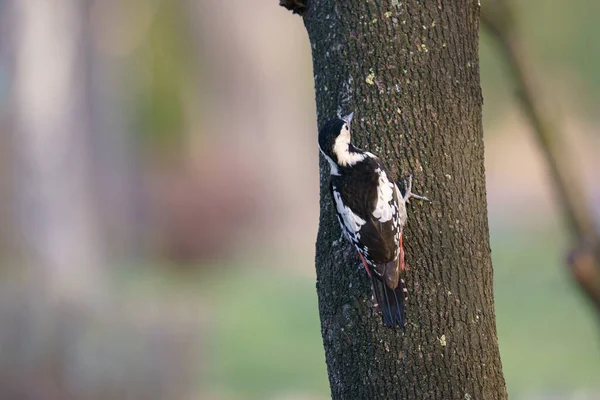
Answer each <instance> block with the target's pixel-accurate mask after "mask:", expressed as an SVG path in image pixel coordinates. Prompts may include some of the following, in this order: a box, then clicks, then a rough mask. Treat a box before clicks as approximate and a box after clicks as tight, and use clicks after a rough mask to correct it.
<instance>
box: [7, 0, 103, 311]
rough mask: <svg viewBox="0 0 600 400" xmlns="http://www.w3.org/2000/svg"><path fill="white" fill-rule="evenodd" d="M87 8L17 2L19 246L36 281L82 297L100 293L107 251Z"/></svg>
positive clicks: (65, 1) (72, 2) (71, 0)
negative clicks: (96, 181) (95, 182)
mask: <svg viewBox="0 0 600 400" xmlns="http://www.w3.org/2000/svg"><path fill="white" fill-rule="evenodd" d="M87 9H88V2H85V1H83V2H82V1H77V0H62V1H58V2H44V1H42V2H39V1H31V0H24V1H15V2H14V3H13V10H14V18H15V21H14V26H15V28H16V33H15V39H16V43H15V49H14V51H15V80H14V98H15V105H14V107H15V108H14V111H15V112H14V139H13V144H14V149H15V153H16V156H15V162H16V165H17V166H16V168H15V170H16V171H15V172H16V177H15V179H14V185H15V191H16V193H17V202H18V204H17V206H18V213H17V215H18V225H19V228H20V229H19V231H20V232H19V233H20V234H21V241H20V242H21V243H22V248H21V249H20V250H21V251H22V253H24V254H25V258H26V259H25V262H26V263H27V264H28V265H30V266H31V267H32V268H33V269H32V271H31V273H32V276H35V277H36V278H37V280H38V283H40V284H42V286H43V287H45V288H46V289H48V290H49V291H50V292H51V293H52V294H54V295H59V297H62V296H66V297H74V298H77V299H78V300H79V301H81V300H83V298H87V297H88V296H92V295H93V293H98V289H99V288H100V285H101V281H102V280H101V275H102V272H101V269H100V265H101V264H102V263H103V250H104V249H103V245H102V243H101V240H100V237H99V234H98V226H97V223H98V221H97V220H96V218H95V215H94V211H93V206H92V205H93V204H94V203H93V199H92V198H91V193H92V192H93V186H92V182H91V179H90V177H91V174H90V165H89V164H88V161H89V156H90V155H89V147H88V146H89V143H88V142H87V140H88V139H89V137H90V135H89V134H88V131H89V130H90V129H91V126H90V123H89V121H90V119H89V111H88V110H89V107H88V97H87V90H88V89H89V85H88V83H87V81H86V77H87V76H86V72H87V68H86V60H85V55H86V52H85V49H86V45H88V44H89V43H85V40H84V39H86V38H88V37H87V35H85V34H84V33H85V26H86V25H85V24H86V21H87V20H88V18H87V16H88V15H87V13H86V11H87ZM88 39H89V38H88Z"/></svg>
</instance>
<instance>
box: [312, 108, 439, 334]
mask: <svg viewBox="0 0 600 400" xmlns="http://www.w3.org/2000/svg"><path fill="white" fill-rule="evenodd" d="M353 114H354V113H351V114H350V115H348V116H346V117H343V118H336V119H332V120H330V121H328V122H327V123H325V125H324V126H323V127H322V128H321V130H320V131H319V150H320V151H321V153H323V155H324V156H325V159H326V160H327V161H328V162H329V165H330V167H331V182H330V189H331V196H332V198H333V201H334V204H335V209H336V214H337V219H338V222H339V223H340V226H341V228H342V231H343V233H344V234H345V236H346V238H347V239H348V240H349V241H350V243H352V244H353V245H354V247H355V248H356V250H358V255H359V256H360V259H361V260H362V262H363V265H364V267H365V270H366V271H367V274H368V275H369V277H370V278H371V284H372V286H373V298H374V301H375V302H376V307H377V308H378V309H379V310H380V311H381V312H382V314H383V324H384V325H385V326H389V327H394V326H396V325H398V326H400V327H404V300H405V298H406V296H407V291H406V289H405V285H404V280H403V279H402V278H401V277H400V275H401V273H402V271H404V270H405V268H406V265H405V262H404V250H403V248H402V228H403V227H404V225H405V224H406V219H407V216H406V203H407V202H408V201H409V200H410V198H416V199H421V200H426V201H429V200H428V199H427V198H426V197H422V196H418V195H415V194H413V193H412V192H411V184H412V178H411V177H409V178H408V179H407V181H406V182H405V183H406V185H405V188H406V190H405V192H404V194H402V193H401V192H400V190H399V189H398V186H397V184H396V183H395V182H394V181H393V180H391V179H390V176H391V175H390V174H389V172H388V171H387V170H386V168H385V167H384V165H383V163H382V162H381V160H380V159H379V158H378V157H377V156H375V155H374V154H372V153H369V152H367V151H362V150H360V149H358V148H356V147H354V146H353V145H352V143H351V142H350V123H351V122H352V116H353Z"/></svg>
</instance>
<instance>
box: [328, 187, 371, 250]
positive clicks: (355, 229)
mask: <svg viewBox="0 0 600 400" xmlns="http://www.w3.org/2000/svg"><path fill="white" fill-rule="evenodd" d="M333 200H334V202H335V207H336V209H337V212H338V214H339V215H340V218H341V219H340V225H342V229H343V230H344V232H346V235H347V236H348V239H350V240H351V241H353V242H357V241H358V239H360V233H359V231H360V228H362V226H363V225H364V224H365V223H366V222H367V221H365V220H364V219H362V218H361V217H359V216H358V215H356V214H354V212H353V211H352V210H351V209H350V208H349V207H348V206H346V205H344V202H343V201H342V196H341V195H340V193H339V192H338V191H337V190H335V186H334V187H333Z"/></svg>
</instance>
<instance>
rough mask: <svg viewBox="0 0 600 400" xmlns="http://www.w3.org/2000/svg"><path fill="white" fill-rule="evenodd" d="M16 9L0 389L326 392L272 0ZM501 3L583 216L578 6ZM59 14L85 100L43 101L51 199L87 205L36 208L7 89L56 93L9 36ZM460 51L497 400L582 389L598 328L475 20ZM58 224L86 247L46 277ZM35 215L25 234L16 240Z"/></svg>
mask: <svg viewBox="0 0 600 400" xmlns="http://www.w3.org/2000/svg"><path fill="white" fill-rule="evenodd" d="M34 3H36V2H35V1H33V0H12V1H11V0H3V1H0V105H1V106H2V110H1V112H0V130H1V131H2V132H3V133H5V134H4V135H1V136H0V179H1V180H0V218H1V220H2V221H3V223H2V224H0V225H2V227H1V228H0V254H1V255H2V261H3V263H2V265H3V268H2V275H1V277H2V287H4V288H5V289H3V290H2V291H1V293H0V295H1V296H2V297H3V298H4V300H2V301H1V302H0V321H1V322H0V349H2V350H0V360H1V361H0V398H15V399H16V398H28V399H30V398H31V399H38V398H39V399H42V398H43V399H101V398H128V399H129V398H132V399H133V398H136V399H137V398H145V399H152V398H157V399H162V398H165V399H167V398H168V399H184V398H185V399H189V398H198V399H325V398H328V391H329V386H328V380H327V372H326V367H325V361H324V353H323V348H322V343H321V336H320V325H319V318H318V309H317V298H316V291H315V276H314V266H313V260H314V240H315V237H316V230H317V223H318V170H317V167H318V163H317V147H316V145H315V138H316V132H317V131H316V129H317V128H316V121H315V119H316V118H315V115H314V110H315V105H314V97H313V79H312V74H311V59H310V48H309V44H308V40H307V38H306V32H305V30H304V27H303V25H302V22H301V19H300V18H298V17H297V16H292V15H291V13H289V12H287V11H286V10H284V9H282V8H280V7H278V5H277V2H276V1H274V0H257V1H254V2H222V1H218V0H203V1H201V2H195V1H191V0H177V1H167V0H152V1H144V0H131V1H127V2H121V1H118V0H86V1H81V2H76V1H70V0H60V1H58V2H55V7H54V8H53V7H49V8H48V7H46V8H45V10H42V11H38V14H36V11H32V10H33V9H28V7H32V4H34ZM24 4H26V5H25V6H24ZM513 4H514V5H515V7H516V10H517V11H518V12H517V17H518V24H519V27H518V30H519V32H520V39H521V40H522V41H523V42H524V45H525V46H526V48H527V49H528V50H529V52H530V56H531V59H532V60H533V61H534V66H535V68H536V73H537V74H538V75H539V80H538V81H539V82H540V83H541V89H542V92H543V96H544V97H545V98H546V100H547V103H548V106H549V107H550V108H551V109H552V111H553V113H555V114H556V115H558V116H560V123H561V124H563V125H564V127H565V131H566V132H567V133H568V138H569V143H570V144H572V146H573V150H574V151H575V152H576V154H577V156H578V157H577V162H578V165H577V167H578V168H579V169H580V170H581V173H582V178H583V179H584V181H585V183H586V187H587V188H588V189H589V194H590V195H591V196H592V201H593V203H594V204H595V211H596V212H598V206H597V205H598V202H599V200H600V192H599V189H600V185H599V180H598V172H599V171H600V162H599V161H598V159H597V156H596V154H597V151H598V150H599V149H600V146H599V145H600V136H599V135H598V129H599V127H600V125H599V124H600V121H599V120H598V113H597V110H598V109H599V106H600V96H599V95H598V93H600V90H599V89H600V73H599V72H598V71H600V51H598V50H600V49H599V48H598V46H600V40H598V38H600V25H598V24H597V23H596V19H597V15H599V12H600V4H597V3H596V2H591V1H584V0H573V1H571V2H568V3H566V2H560V1H555V0H552V1H542V0H530V1H517V0H513ZM67 11H68V13H73V14H74V15H76V18H75V20H78V21H80V23H81V24H80V25H77V24H75V25H74V27H72V28H64V29H72V30H71V31H67V33H66V34H65V35H66V36H65V35H63V38H64V37H66V38H67V39H68V38H69V37H70V36H69V35H71V36H72V38H75V39H76V42H77V44H76V46H75V48H76V51H75V55H74V56H73V58H72V59H71V60H67V61H71V62H73V63H74V65H77V71H79V72H80V73H79V74H77V76H76V77H73V79H72V81H69V85H71V86H73V87H77V88H83V89H82V91H83V92H84V93H83V95H82V98H83V100H82V102H83V103H82V104H84V111H85V112H83V113H74V112H73V111H72V109H71V108H70V103H69V101H72V102H76V101H78V100H77V99H74V98H72V97H68V96H67V97H66V99H67V101H66V102H65V104H64V105H63V106H64V107H65V108H66V109H67V110H68V111H67V112H65V113H64V114H61V115H63V117H62V118H63V119H64V120H65V121H67V122H65V123H64V125H58V126H67V127H72V126H73V125H72V124H73V123H76V124H78V125H76V126H78V127H80V129H78V130H76V131H75V135H76V136H74V137H75V138H81V140H82V143H83V145H82V147H81V149H79V150H76V149H75V150H73V149H71V148H70V147H69V145H67V146H65V148H63V149H59V150H60V151H64V152H65V153H64V154H62V153H59V154H58V156H56V157H58V158H57V159H58V160H61V159H62V158H61V157H63V158H72V156H73V155H74V154H75V155H77V154H76V151H80V155H81V157H80V158H78V159H77V160H78V161H77V162H79V163H80V164H70V165H75V166H79V167H81V168H80V170H81V174H80V175H71V174H70V173H71V172H72V170H71V169H66V168H64V167H61V166H58V167H57V171H58V172H59V173H60V172H61V171H63V172H64V180H71V179H81V181H82V182H83V183H82V185H83V186H84V187H85V188H87V189H86V190H87V191H86V193H87V194H86V196H83V195H81V193H79V192H77V191H75V192H73V193H71V195H70V196H68V197H64V198H63V197H61V196H57V197H53V198H54V199H58V200H57V202H60V201H64V202H65V204H67V205H68V204H72V205H74V206H77V207H82V208H83V209H85V210H87V211H86V215H87V217H88V218H87V219H81V218H74V219H73V220H68V219H63V218H58V219H57V220H56V221H55V220H54V219H52V218H49V219H48V218H42V219H41V220H37V219H36V216H38V217H39V218H41V217H44V216H45V215H46V214H43V213H41V212H40V213H38V210H37V209H35V207H36V206H35V202H33V203H32V204H33V206H32V205H31V204H30V203H28V202H23V198H26V197H27V196H26V195H27V193H30V192H31V191H32V190H33V189H36V190H37V186H36V185H38V184H37V183H36V182H38V181H36V180H35V179H33V178H32V179H25V178H24V176H25V177H27V173H28V171H29V169H33V170H35V169H36V168H37V167H36V166H38V165H42V166H43V165H54V164H53V163H50V164H45V163H44V162H43V160H40V162H39V164H38V163H37V162H35V158H34V162H33V163H32V164H27V160H31V158H28V153H27V152H28V150H27V143H28V142H24V141H23V140H22V138H23V137H27V135H29V134H31V132H30V130H32V131H35V129H34V128H32V129H29V128H30V127H31V126H34V127H35V126H37V125H28V124H27V118H29V117H30V114H32V115H33V114H34V113H30V111H31V109H32V108H33V107H31V109H30V107H29V104H30V102H31V101H32V98H33V99H34V100H35V98H36V96H38V95H39V96H41V94H38V92H36V90H35V89H36V88H33V89H32V90H33V92H32V93H33V94H31V93H29V92H27V91H26V90H24V89H22V87H23V85H21V84H20V83H21V81H22V80H26V81H27V80H28V79H30V78H31V76H36V77H37V76H38V75H39V77H40V82H41V83H42V87H39V88H38V89H39V90H40V91H41V92H44V91H48V90H49V91H51V93H53V92H52V91H53V90H55V86H56V85H54V86H53V85H52V82H54V79H55V76H54V75H53V74H52V70H51V69H49V67H46V66H45V65H44V64H45V63H44V62H42V63H40V64H39V65H37V66H36V67H34V69H33V71H34V72H33V73H34V75H27V73H26V71H27V65H26V62H27V60H28V58H27V57H24V56H23V54H27V53H26V50H27V46H31V43H32V42H31V41H29V42H28V41H27V40H25V39H23V38H26V37H27V34H33V35H34V36H33V37H34V38H36V37H37V38H38V39H34V41H35V40H43V37H44V36H43V35H42V36H35V33H36V29H40V30H41V31H42V32H43V33H45V34H48V32H50V34H52V32H57V33H60V32H61V31H60V29H59V28H56V27H54V28H53V27H52V24H51V23H46V24H45V25H44V24H43V23H42V24H40V23H39V21H46V22H47V21H52V20H53V19H54V18H55V17H56V16H55V15H53V13H58V14H60V13H64V12H67ZM44 13H46V14H48V13H49V15H46V14H44ZM59 16H60V15H59ZM44 29H46V31H44ZM47 29H49V30H47ZM52 29H56V31H52ZM78 29H80V31H79V30H78ZM29 30H31V32H29ZM51 39H52V40H51V41H49V43H50V45H53V46H56V48H55V49H51V50H56V51H58V50H61V48H62V47H61V46H64V43H63V42H61V41H59V40H54V39H55V38H53V37H51ZM46 43H48V42H46ZM23 49H25V50H23ZM49 54H50V55H51V56H52V54H54V53H52V52H50V53H49ZM59 55H60V52H57V53H56V54H55V56H56V57H58V56H59ZM480 55H481V62H480V69H481V76H482V87H483V94H484V99H485V104H484V125H485V135H486V169H487V176H488V208H489V218H490V230H491V239H492V257H493V263H494V272H495V294H496V311H497V322H498V334H499V340H500V350H501V355H502V361H503V366H504V372H505V377H506V381H507V385H508V389H509V394H510V396H511V398H514V399H542V398H552V399H571V398H573V399H574V398H577V399H584V398H589V399H596V398H600V381H599V380H598V376H600V345H599V341H598V333H599V332H598V325H597V321H596V320H595V319H594V317H595V315H594V314H593V311H592V309H591V308H590V307H589V305H588V304H587V303H586V301H585V300H584V298H583V297H582V296H581V294H580V293H579V292H578V291H577V288H576V287H575V286H574V284H573V283H572V282H571V280H570V279H569V276H568V274H567V272H566V271H565V270H564V267H563V264H564V254H565V251H566V250H567V249H568V247H569V245H570V243H569V238H568V236H567V233H566V232H565V229H564V228H563V225H562V220H561V217H560V216H559V215H558V211H557V207H556V204H555V201H554V199H553V198H552V194H553V192H552V191H551V185H552V182H550V181H549V180H548V176H547V174H546V171H545V166H544V165H543V163H542V159H541V157H540V153H539V149H537V148H536V145H535V142H534V140H533V139H532V135H531V134H530V127H529V126H528V125H527V123H526V121H525V120H524V118H523V116H522V115H521V114H520V112H519V110H518V106H516V104H517V103H516V101H515V100H514V97H513V95H514V86H513V85H512V83H511V81H510V78H509V77H508V76H507V74H506V66H505V65H504V61H503V60H501V59H500V58H499V57H498V54H497V52H496V50H495V49H494V47H493V46H492V44H491V40H490V38H489V37H487V36H486V34H485V33H484V32H482V37H481V51H480ZM24 71H25V72H24ZM41 92H40V93H41ZM27 95H29V96H33V97H26V96H27ZM24 98H25V99H26V100H27V99H28V100H27V101H23V99H24ZM28 101H29V102H28ZM69 110H70V111H69ZM358 112H360V110H358ZM15 115H17V117H15ZM31 118H36V116H35V115H33V116H31ZM83 119H85V121H84V122H85V123H83V122H81V120H83ZM44 123H48V124H52V123H56V121H54V122H53V121H50V120H48V121H45V120H43V121H42V126H44ZM28 127H29V128H28ZM43 131H44V130H43V129H42V133H43ZM50 132H52V131H50ZM408 134H410V133H408ZM413 134H414V133H413ZM32 136H35V132H34V134H32ZM40 137H42V138H43V137H44V135H43V134H42V135H41V136H40ZM40 140H41V139H40ZM45 140H47V142H45V143H54V140H53V138H52V136H49V137H46V139H45ZM66 143H67V144H69V143H70V142H69V141H67V142H66ZM34 154H36V157H46V156H52V154H54V153H52V152H51V151H48V152H45V151H42V152H41V153H39V152H38V153H34ZM61 154H62V155H61ZM22 160H25V161H22ZM27 166H29V167H27ZM27 168H29V169H27ZM61 168H64V169H62V170H61ZM24 170H25V172H23V171H24ZM29 172H31V171H29ZM42 172H43V171H42ZM38 175H39V176H42V177H43V176H44V175H43V174H38ZM36 176H37V175H36ZM56 182H62V180H58V181H56ZM32 185H33V187H32ZM23 193H25V197H23ZM34 193H35V190H34ZM69 202H71V203H69ZM28 207H33V208H34V209H30V208H28ZM56 209H60V208H56ZM67 209H69V208H68V206H67ZM53 210H54V208H52V207H49V208H48V210H45V211H44V212H47V213H49V214H48V215H51V214H52V213H53V212H54V211H53ZM24 214H25V215H27V216H29V217H27V218H24V217H23V215H24ZM40 215H41V217H40ZM31 216H33V218H31ZM46 216H47V215H46ZM32 224H33V225H34V226H33V228H32ZM69 224H71V225H72V226H73V229H74V231H75V232H92V233H93V235H91V236H90V237H92V239H89V242H88V243H87V244H86V246H80V245H79V243H72V246H71V247H70V251H67V253H66V254H63V256H62V258H61V260H62V261H61V262H60V263H56V265H58V267H56V270H55V269H53V268H49V267H48V266H52V265H54V264H53V263H52V262H50V261H49V262H45V257H48V256H47V255H45V254H46V253H45V252H44V251H40V250H39V249H40V248H42V249H43V248H46V246H47V245H48V243H46V242H47V241H49V240H50V239H49V238H52V237H54V236H52V235H53V234H54V233H57V234H60V233H61V232H62V231H61V230H64V229H63V228H64V227H65V226H71V225H69ZM43 227H45V229H47V231H48V232H50V234H49V235H48V236H43V235H41V236H40V237H37V236H36V235H32V234H31V233H30V232H37V231H41V230H43V229H42V228H43ZM75 228H77V229H75ZM32 229H33V230H32ZM79 236H80V235H79ZM79 236H74V237H79ZM90 243H91V245H90ZM48 246H50V247H51V246H52V244H51V243H50V244H49V245H48ZM82 248H83V249H87V248H93V249H95V250H94V251H87V252H85V254H83V256H84V259H85V260H86V261H85V262H81V261H78V260H80V259H78V258H77V257H78V256H79V255H77V256H76V255H73V256H72V253H77V252H78V251H79V249H82ZM457 251H459V249H457ZM38 253H39V254H38ZM50 253H51V252H50ZM32 255H33V256H32ZM63 266H64V268H63ZM92 266H98V268H93V267H92ZM73 271H81V272H80V273H79V272H78V273H77V274H74V273H73ZM61 274H64V275H67V276H69V277H71V276H74V275H76V276H77V278H76V279H75V278H74V279H71V280H70V281H69V282H70V283H69V285H75V286H81V287H83V288H85V290H73V293H74V295H72V296H68V297H67V301H65V302H66V304H67V305H68V306H67V307H65V306H64V305H60V306H59V307H51V306H49V305H48V304H50V305H52V304H54V303H53V299H56V298H60V297H61V296H62V295H61V293H63V292H65V291H70V290H67V289H68V288H67V289H65V287H64V286H62V285H63V284H62V283H61V284H60V285H59V284H57V286H55V284H54V283H53V282H54V280H55V278H56V277H57V276H60V275H61ZM99 277H100V278H99ZM56 280H57V281H60V280H59V279H56ZM90 292H94V293H98V295H97V297H95V296H91V295H90ZM57 293H59V294H57ZM92 297H93V298H92ZM90 298H92V299H91V300H90ZM99 298H100V299H101V300H98V299H99ZM89 303H92V304H94V305H93V306H89V307H88V304H89ZM61 304H63V303H61ZM97 304H100V306H98V305H97ZM45 307H50V308H48V309H46V308H45Z"/></svg>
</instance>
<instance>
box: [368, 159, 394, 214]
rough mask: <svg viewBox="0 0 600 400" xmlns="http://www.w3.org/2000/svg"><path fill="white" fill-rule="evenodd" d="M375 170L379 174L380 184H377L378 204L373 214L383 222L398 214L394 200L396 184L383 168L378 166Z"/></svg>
mask: <svg viewBox="0 0 600 400" xmlns="http://www.w3.org/2000/svg"><path fill="white" fill-rule="evenodd" d="M375 172H376V173H377V174H378V175H379V184H378V185H377V205H376V206H375V210H373V216H374V217H375V218H377V220H378V221H379V222H382V223H383V222H387V221H389V220H391V219H392V218H393V217H394V216H396V212H397V209H396V208H397V207H396V202H395V201H394V187H395V186H396V185H395V184H394V183H392V182H390V181H389V179H388V178H387V175H386V173H385V171H383V170H382V169H381V168H377V169H376V170H375ZM396 190H397V189H396Z"/></svg>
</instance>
